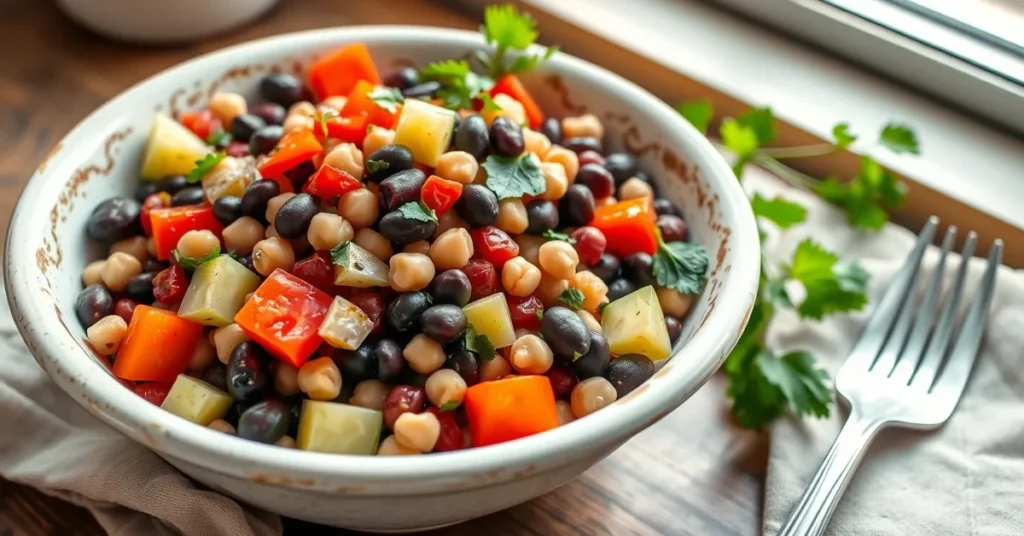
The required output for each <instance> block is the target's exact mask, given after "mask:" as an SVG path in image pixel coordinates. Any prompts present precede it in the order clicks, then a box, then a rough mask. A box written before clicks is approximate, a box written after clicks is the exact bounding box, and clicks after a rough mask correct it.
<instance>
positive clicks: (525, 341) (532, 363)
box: [509, 334, 555, 374]
mask: <svg viewBox="0 0 1024 536" xmlns="http://www.w3.org/2000/svg"><path fill="white" fill-rule="evenodd" d="M509 361H511V362H512V366H513V367H515V368H516V370H518V371H519V372H520V373H523V374H544V373H545V372H547V371H548V369H550V368H551V364H552V363H554V361H555V354H554V353H553V352H552V351H551V348H550V347H549V346H548V343H546V342H544V339H541V338H540V337H538V336H536V335H533V334H528V335H523V336H522V337H519V338H518V339H516V342H514V343H512V353H511V358H510V359H509Z"/></svg>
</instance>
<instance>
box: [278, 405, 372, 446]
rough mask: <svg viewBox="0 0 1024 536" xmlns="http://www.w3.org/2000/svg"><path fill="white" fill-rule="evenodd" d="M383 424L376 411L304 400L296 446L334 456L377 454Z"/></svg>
mask: <svg viewBox="0 0 1024 536" xmlns="http://www.w3.org/2000/svg"><path fill="white" fill-rule="evenodd" d="M383 421H384V414H383V413H381V412H380V411H377V410H374V409H367V408H362V407H359V406H351V405H348V404H338V403H337V402H323V401H317V400H303V401H302V415H301V417H300V418H299V434H298V437H297V438H296V445H297V446H298V448H300V449H302V450H312V451H316V452H328V453H331V454H376V453H377V442H378V440H380V429H381V426H382V422H383Z"/></svg>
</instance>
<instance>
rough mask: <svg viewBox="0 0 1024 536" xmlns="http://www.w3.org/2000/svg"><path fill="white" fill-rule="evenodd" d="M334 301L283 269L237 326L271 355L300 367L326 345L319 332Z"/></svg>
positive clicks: (245, 309)
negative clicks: (319, 348)
mask: <svg viewBox="0 0 1024 536" xmlns="http://www.w3.org/2000/svg"><path fill="white" fill-rule="evenodd" d="M332 300H333V299H332V298H331V297H330V296H329V295H327V294H325V293H324V292H323V291H321V290H318V289H317V288H316V287H314V286H313V285H310V284H309V283H307V282H305V281H303V280H301V279H299V278H297V277H295V276H294V275H292V274H289V273H288V272H286V271H284V270H282V269H280V268H279V269H277V270H275V271H274V272H273V273H272V274H270V277H268V278H267V279H266V281H264V282H263V284H261V285H260V286H259V288H257V289H256V292H255V294H253V296H252V298H250V299H249V301H247V302H245V305H244V306H243V307H242V309H241V310H240V311H238V314H236V315H235V323H237V324H238V327H240V328H242V331H244V332H245V334H246V336H247V337H249V338H250V339H252V340H254V341H256V342H258V343H259V344H260V345H261V346H263V347H264V348H266V349H267V351H268V352H270V353H271V355H273V356H274V357H277V358H278V359H280V360H281V361H284V362H286V363H288V364H290V365H292V366H294V367H296V368H298V367H301V366H302V364H303V363H305V362H306V360H308V359H309V357H310V356H311V355H313V353H314V352H316V349H317V348H318V347H319V346H320V344H321V343H322V342H323V340H322V339H321V338H320V335H319V334H318V333H317V331H318V330H319V329H320V324H322V323H323V320H324V317H325V316H326V315H327V309H328V308H329V307H330V306H331V302H332Z"/></svg>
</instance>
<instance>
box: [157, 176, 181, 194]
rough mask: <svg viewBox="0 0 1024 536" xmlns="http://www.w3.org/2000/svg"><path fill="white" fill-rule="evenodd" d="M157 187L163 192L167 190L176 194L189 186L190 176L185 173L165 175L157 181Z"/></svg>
mask: <svg viewBox="0 0 1024 536" xmlns="http://www.w3.org/2000/svg"><path fill="white" fill-rule="evenodd" d="M157 187H158V188H159V189H160V191H161V192H167V193H169V194H171V195H174V194H176V193H178V192H180V191H181V190H184V189H185V188H188V187H189V183H188V178H187V177H185V176H184V175H171V176H169V177H164V178H163V179H161V180H160V182H158V183H157Z"/></svg>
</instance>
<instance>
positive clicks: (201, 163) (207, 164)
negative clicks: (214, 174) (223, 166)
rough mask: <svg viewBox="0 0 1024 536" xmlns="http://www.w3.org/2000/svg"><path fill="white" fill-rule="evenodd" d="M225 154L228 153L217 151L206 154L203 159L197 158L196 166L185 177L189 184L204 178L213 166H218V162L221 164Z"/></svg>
mask: <svg viewBox="0 0 1024 536" xmlns="http://www.w3.org/2000/svg"><path fill="white" fill-rule="evenodd" d="M225 156H227V153H225V152H224V151H217V152H216V153H210V154H208V155H206V156H204V157H203V159H202V160H196V167H195V168H193V169H192V171H189V172H188V175H186V176H185V179H186V180H187V181H188V183H189V184H193V183H197V182H199V181H201V180H203V177H204V176H205V175H206V174H207V173H209V172H210V171H211V170H212V169H213V168H215V167H217V164H219V163H220V161H221V160H224V157H225Z"/></svg>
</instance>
